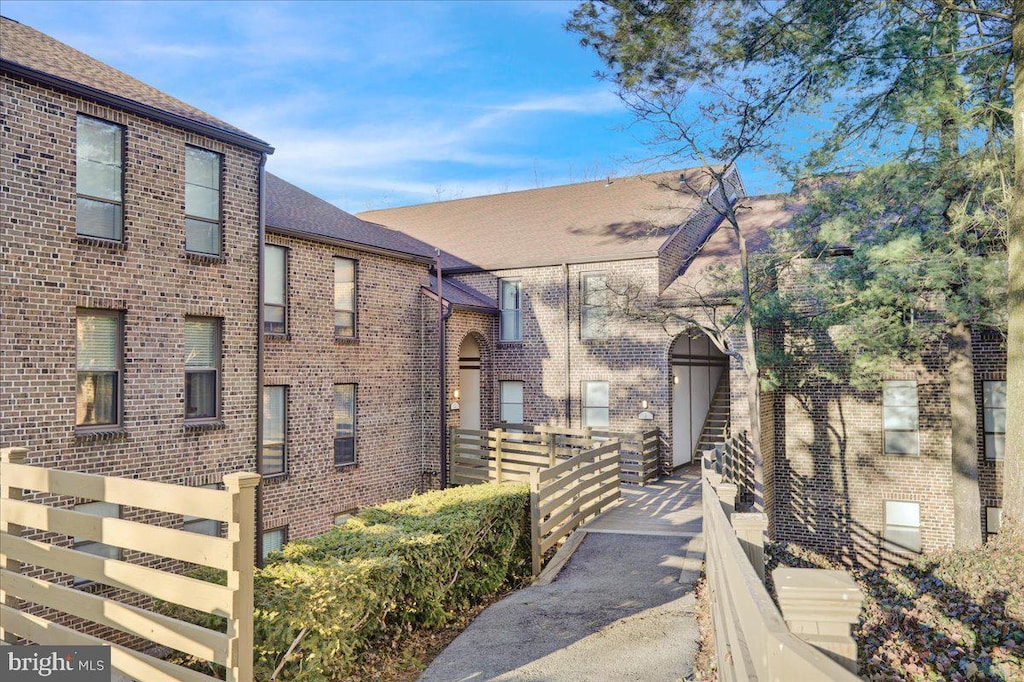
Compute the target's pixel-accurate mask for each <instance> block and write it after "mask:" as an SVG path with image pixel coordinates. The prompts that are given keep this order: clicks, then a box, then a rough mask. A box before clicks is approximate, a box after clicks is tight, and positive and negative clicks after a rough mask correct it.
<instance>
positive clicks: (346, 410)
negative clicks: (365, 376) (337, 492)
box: [334, 384, 356, 466]
mask: <svg viewBox="0 0 1024 682" xmlns="http://www.w3.org/2000/svg"><path fill="white" fill-rule="evenodd" d="M334 463H335V464H336V465H337V466H347V465H349V464H355V463H356V385H355V384H336V385H335V386H334Z"/></svg>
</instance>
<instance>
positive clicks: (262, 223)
mask: <svg viewBox="0 0 1024 682" xmlns="http://www.w3.org/2000/svg"><path fill="white" fill-rule="evenodd" d="M266 166H267V155H266V153H265V152H264V153H263V154H260V174H259V209H258V211H259V218H258V222H259V242H260V243H259V251H258V253H257V257H256V263H257V265H256V296H257V301H256V326H257V329H256V473H258V474H260V475H261V476H262V474H263V244H264V243H265V242H266V239H267V192H266V184H267V183H266V177H267V174H266ZM256 565H257V566H259V567H260V568H263V479H262V478H260V482H259V484H258V485H257V486H256Z"/></svg>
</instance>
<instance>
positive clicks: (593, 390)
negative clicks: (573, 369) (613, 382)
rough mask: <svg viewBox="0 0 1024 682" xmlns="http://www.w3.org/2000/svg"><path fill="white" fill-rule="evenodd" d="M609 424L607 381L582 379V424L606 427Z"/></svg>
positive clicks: (599, 427)
mask: <svg viewBox="0 0 1024 682" xmlns="http://www.w3.org/2000/svg"><path fill="white" fill-rule="evenodd" d="M610 424H611V419H610V416H609V392H608V382H607V381H584V382H583V426H589V427H592V428H596V429H607V428H608V426H609V425H610Z"/></svg>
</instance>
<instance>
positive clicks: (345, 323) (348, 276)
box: [334, 258, 356, 339]
mask: <svg viewBox="0 0 1024 682" xmlns="http://www.w3.org/2000/svg"><path fill="white" fill-rule="evenodd" d="M355 335H356V262H355V261H354V260H351V259H349V258H335V259H334V336H335V337H337V338H339V339H351V338H355Z"/></svg>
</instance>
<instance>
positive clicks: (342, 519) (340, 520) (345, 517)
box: [334, 509, 356, 526]
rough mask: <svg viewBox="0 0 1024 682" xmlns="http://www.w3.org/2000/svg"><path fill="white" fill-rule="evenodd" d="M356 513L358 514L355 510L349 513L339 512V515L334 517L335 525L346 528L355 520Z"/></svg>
mask: <svg viewBox="0 0 1024 682" xmlns="http://www.w3.org/2000/svg"><path fill="white" fill-rule="evenodd" d="M355 513H356V510H355V509H352V510H351V511H347V512H338V513H337V514H335V515H334V525H335V526H344V525H345V524H346V523H348V522H349V521H351V520H352V519H354V518H355Z"/></svg>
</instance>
